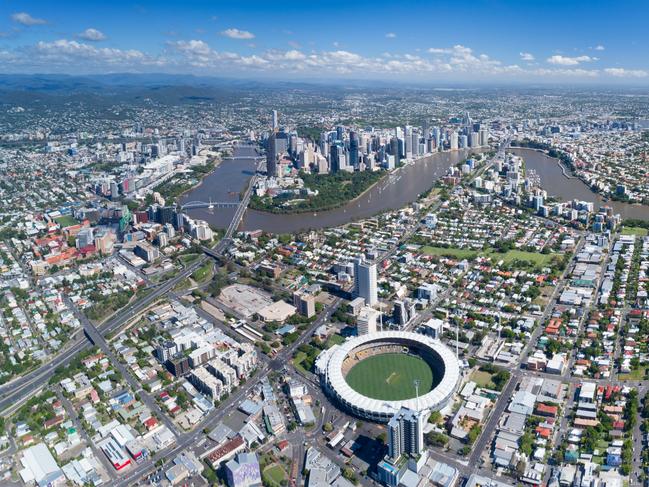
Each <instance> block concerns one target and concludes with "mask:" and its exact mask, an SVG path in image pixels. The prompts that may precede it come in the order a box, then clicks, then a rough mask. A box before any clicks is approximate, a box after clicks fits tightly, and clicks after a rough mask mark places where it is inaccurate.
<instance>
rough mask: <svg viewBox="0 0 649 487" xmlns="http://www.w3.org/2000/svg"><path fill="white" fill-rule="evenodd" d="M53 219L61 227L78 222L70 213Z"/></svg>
mask: <svg viewBox="0 0 649 487" xmlns="http://www.w3.org/2000/svg"><path fill="white" fill-rule="evenodd" d="M55 221H56V223H58V224H59V225H60V226H61V228H65V227H71V226H72V225H76V224H78V223H79V222H78V221H76V220H75V219H74V217H72V216H71V215H63V216H60V217H58V218H56V219H55Z"/></svg>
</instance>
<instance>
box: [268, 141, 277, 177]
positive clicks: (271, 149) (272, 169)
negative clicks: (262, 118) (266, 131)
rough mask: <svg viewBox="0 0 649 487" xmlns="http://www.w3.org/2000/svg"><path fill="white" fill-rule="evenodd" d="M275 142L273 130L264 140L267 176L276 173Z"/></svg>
mask: <svg viewBox="0 0 649 487" xmlns="http://www.w3.org/2000/svg"><path fill="white" fill-rule="evenodd" d="M275 142H276V140H275V132H271V134H270V136H269V137H268V140H267V141H266V174H268V176H275V175H276V174H277V148H276V144H275Z"/></svg>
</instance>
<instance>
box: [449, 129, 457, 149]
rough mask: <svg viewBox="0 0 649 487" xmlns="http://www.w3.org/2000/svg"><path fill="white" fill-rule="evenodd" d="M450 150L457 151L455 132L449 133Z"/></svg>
mask: <svg viewBox="0 0 649 487" xmlns="http://www.w3.org/2000/svg"><path fill="white" fill-rule="evenodd" d="M450 148H451V150H457V149H458V137H457V132H455V131H454V132H453V133H451V147H450Z"/></svg>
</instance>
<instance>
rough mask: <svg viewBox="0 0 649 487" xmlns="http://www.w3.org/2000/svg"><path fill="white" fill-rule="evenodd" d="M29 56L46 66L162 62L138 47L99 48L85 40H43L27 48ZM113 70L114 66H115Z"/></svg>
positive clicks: (125, 64)
mask: <svg viewBox="0 0 649 487" xmlns="http://www.w3.org/2000/svg"><path fill="white" fill-rule="evenodd" d="M27 54H28V59H25V60H24V61H23V62H32V63H37V64H41V65H46V66H62V65H70V64H75V63H84V67H87V66H94V67H106V66H119V67H120V68H121V67H129V68H133V67H138V66H142V65H159V64H160V60H157V59H154V58H152V57H150V56H148V55H146V54H144V53H143V52H142V51H138V50H136V49H126V50H124V49H116V48H108V47H102V48H99V47H96V46H93V45H90V44H85V43H83V42H77V41H71V40H67V39H59V40H56V41H52V42H44V41H40V42H38V43H37V44H36V45H35V46H33V47H31V48H28V49H27ZM111 69H112V68H111Z"/></svg>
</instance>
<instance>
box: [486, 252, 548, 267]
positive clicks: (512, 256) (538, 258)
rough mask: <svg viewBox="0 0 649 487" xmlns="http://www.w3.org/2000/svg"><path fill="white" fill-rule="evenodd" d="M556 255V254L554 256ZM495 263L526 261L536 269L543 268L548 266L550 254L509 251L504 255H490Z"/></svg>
mask: <svg viewBox="0 0 649 487" xmlns="http://www.w3.org/2000/svg"><path fill="white" fill-rule="evenodd" d="M555 255H556V254H555ZM491 256H492V258H493V259H495V260H496V261H498V260H501V259H502V260H504V261H505V262H506V263H508V262H512V261H514V260H526V261H528V262H532V263H534V264H535V265H536V266H537V267H545V266H547V265H549V264H550V261H551V260H552V257H553V255H552V254H539V253H538V252H525V251H523V250H509V251H507V252H506V253H504V254H496V253H493V254H491Z"/></svg>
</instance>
